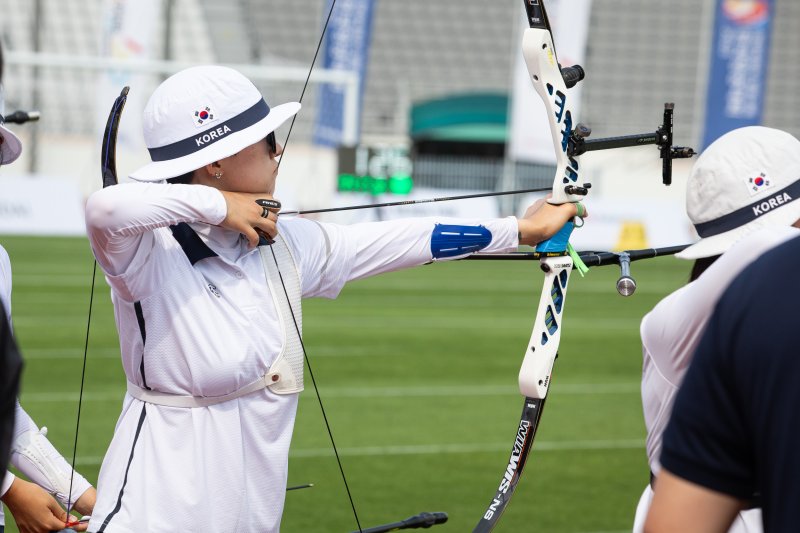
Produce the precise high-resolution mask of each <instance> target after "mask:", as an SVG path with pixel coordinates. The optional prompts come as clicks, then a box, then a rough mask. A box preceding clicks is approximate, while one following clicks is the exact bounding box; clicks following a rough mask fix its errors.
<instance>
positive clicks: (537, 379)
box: [519, 256, 573, 399]
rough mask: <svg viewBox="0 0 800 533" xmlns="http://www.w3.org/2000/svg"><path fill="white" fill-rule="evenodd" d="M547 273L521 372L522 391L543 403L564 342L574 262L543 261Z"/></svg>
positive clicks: (570, 260) (560, 258) (569, 258)
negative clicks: (564, 320) (562, 329)
mask: <svg viewBox="0 0 800 533" xmlns="http://www.w3.org/2000/svg"><path fill="white" fill-rule="evenodd" d="M541 265H542V269H543V270H544V271H545V277H544V286H543V288H542V295H541V297H540V298H539V310H538V311H537V313H536V321H535V322H534V327H533V331H532V332H531V339H530V341H528V348H527V349H526V350H525V357H524V359H523V361H522V366H521V367H520V370H519V390H520V392H521V393H522V395H523V396H526V397H528V398H537V399H544V398H546V397H547V391H548V389H549V387H550V375H551V373H552V372H553V364H554V363H555V360H556V356H557V355H558V345H559V343H560V341H561V320H562V317H563V314H564V302H565V300H566V297H567V284H568V283H569V275H570V272H572V267H573V262H572V258H571V257H569V256H564V257H548V258H545V259H542V260H541Z"/></svg>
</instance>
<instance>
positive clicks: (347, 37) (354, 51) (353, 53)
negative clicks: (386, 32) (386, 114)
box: [314, 0, 374, 148]
mask: <svg viewBox="0 0 800 533" xmlns="http://www.w3.org/2000/svg"><path fill="white" fill-rule="evenodd" d="M331 1H332V0H328V2H327V4H326V8H325V11H324V13H325V16H327V13H328V11H329V10H330V4H331ZM373 7H374V0H339V1H338V2H337V3H336V9H335V10H334V11H333V14H332V15H331V20H330V24H329V26H328V30H327V31H326V32H325V42H324V43H323V45H324V56H323V65H322V66H323V67H324V68H326V69H333V70H345V71H349V72H355V73H357V74H358V77H359V90H358V106H357V107H358V109H360V108H361V103H362V96H363V93H364V80H365V79H366V71H367V62H368V60H369V48H370V39H371V36H372V14H373ZM322 23H323V24H325V21H324V20H323V22H322ZM319 98H320V109H319V113H318V114H317V121H316V124H315V128H314V143H316V144H319V145H322V146H330V147H334V148H335V147H338V146H339V145H340V144H341V143H342V136H343V133H344V107H345V92H344V88H343V87H342V86H341V85H334V84H330V83H326V84H324V85H322V86H321V87H320V95H319Z"/></svg>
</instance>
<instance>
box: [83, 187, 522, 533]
mask: <svg viewBox="0 0 800 533" xmlns="http://www.w3.org/2000/svg"><path fill="white" fill-rule="evenodd" d="M86 209H87V215H86V217H87V228H88V231H89V238H90V242H91V244H92V249H93V250H94V253H95V256H96V257H97V260H98V262H99V263H100V265H101V266H102V268H103V270H104V271H105V272H106V280H107V281H108V283H109V285H111V289H112V301H113V304H114V311H115V315H116V321H117V328H118V331H119V336H120V347H121V354H122V363H123V368H124V371H125V373H126V376H127V378H128V380H130V381H132V382H133V383H135V384H137V385H139V386H140V387H145V386H146V387H150V388H151V389H153V390H156V391H160V392H167V393H174V394H190V395H194V396H221V395H224V394H228V393H231V392H233V391H235V390H237V389H238V388H240V387H242V386H244V385H246V384H248V383H250V382H252V381H254V380H255V379H257V378H258V377H259V376H261V375H263V374H264V373H265V371H266V370H267V369H268V368H269V367H270V365H271V364H272V362H273V361H274V360H275V358H276V357H277V355H278V354H279V353H280V351H281V349H282V331H283V330H282V329H281V326H280V320H279V316H278V313H277V311H276V309H275V305H274V303H273V299H272V297H271V294H270V293H269V286H268V284H267V282H266V279H265V274H264V268H263V266H262V264H261V258H260V255H259V253H258V252H257V251H256V250H248V249H247V246H246V241H244V240H243V239H242V238H241V237H240V235H238V233H234V232H231V231H228V230H224V229H222V228H220V227H218V226H215V224H219V223H220V222H221V221H222V220H223V219H224V217H225V215H226V205H225V201H224V198H223V197H222V195H221V193H220V192H219V191H217V190H216V189H213V188H209V187H204V186H201V185H167V184H144V183H130V184H123V185H117V186H114V187H109V188H107V189H104V190H102V191H98V192H97V193H95V194H93V195H92V196H91V197H90V198H89V201H88V203H87V208H86ZM182 222H185V223H188V224H189V226H190V227H191V228H192V229H193V230H195V232H196V233H197V234H198V236H199V237H200V239H201V240H202V242H203V243H204V244H205V245H206V246H207V247H208V248H209V249H210V250H211V251H213V252H214V254H216V255H214V256H212V257H205V258H203V259H199V260H197V261H196V262H195V264H194V265H192V264H191V262H190V261H189V260H188V258H187V255H186V253H185V252H184V249H183V248H181V246H180V245H179V244H178V242H177V240H176V239H175V237H174V236H173V234H172V231H171V230H170V229H169V227H168V226H170V225H175V224H178V223H182ZM437 224H454V225H476V226H477V225H481V226H483V228H484V229H486V230H488V231H489V232H490V233H491V241H490V242H489V243H488V245H487V246H486V247H485V248H484V249H483V251H484V252H507V251H511V250H515V249H516V248H517V246H518V238H517V231H518V228H517V221H516V219H515V218H513V217H512V218H506V219H499V220H484V221H478V220H475V221H464V220H458V221H454V220H438V219H434V218H427V219H409V220H399V221H391V222H376V223H365V224H355V225H350V226H342V225H334V224H319V223H316V222H313V221H310V220H307V219H302V218H288V217H287V218H282V219H280V221H279V225H278V227H279V232H280V234H281V236H282V237H283V238H284V239H285V241H286V242H287V245H288V246H289V249H290V251H291V253H292V256H293V257H294V259H295V262H296V266H297V270H298V274H299V277H300V283H301V288H302V295H303V297H304V298H308V297H325V298H335V297H336V296H337V295H338V293H339V291H340V290H341V288H342V286H343V285H344V284H345V283H346V282H347V281H350V280H354V279H359V278H364V277H368V276H371V275H374V274H378V273H381V272H389V271H393V270H398V269H401V268H406V267H411V266H417V265H422V264H425V263H428V262H430V261H432V260H433V257H432V252H431V238H432V233H433V231H434V228H435V226H436V225H437ZM296 408H297V394H291V395H277V394H274V393H272V392H271V391H270V390H269V389H264V390H261V391H258V392H255V393H253V394H251V395H248V396H244V397H241V398H238V399H235V400H231V401H229V402H225V403H221V404H217V405H212V406H210V407H204V408H193V409H186V408H171V407H164V406H157V405H153V404H147V405H145V404H143V403H142V402H140V401H139V400H134V399H132V398H131V397H130V396H127V395H126V397H125V399H124V402H123V407H122V414H121V415H120V418H119V420H118V423H117V429H116V432H115V434H114V438H113V440H112V442H111V445H110V447H109V450H108V452H107V454H106V457H105V459H104V461H103V465H102V468H101V471H100V479H99V482H98V501H97V506H96V507H95V512H94V514H93V516H92V521H91V523H90V526H89V529H90V530H91V531H108V532H126V533H127V532H131V533H132V532H138V531H148V532H160V531H177V530H180V531H218V532H224V531H243V532H247V531H252V532H259V533H264V532H271V531H278V529H279V525H280V517H281V513H282V510H283V501H284V496H285V488H286V475H287V461H288V452H289V444H290V440H291V435H292V428H293V425H294V418H295V412H296Z"/></svg>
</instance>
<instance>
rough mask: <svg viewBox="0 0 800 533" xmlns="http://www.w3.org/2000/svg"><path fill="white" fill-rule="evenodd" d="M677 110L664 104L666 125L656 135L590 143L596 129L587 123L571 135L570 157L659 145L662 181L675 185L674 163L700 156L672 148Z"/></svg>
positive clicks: (682, 148)
mask: <svg viewBox="0 0 800 533" xmlns="http://www.w3.org/2000/svg"><path fill="white" fill-rule="evenodd" d="M578 68H580V67H578ZM581 70H583V69H581ZM563 71H564V69H562V74H563ZM674 110H675V104H674V103H671V102H668V103H665V104H664V122H663V123H662V124H661V126H659V128H658V129H657V130H656V131H655V132H654V133H638V134H633V135H623V136H621V137H606V138H604V139H593V140H586V138H587V137H588V136H589V135H591V133H592V129H591V128H590V127H589V126H586V125H585V124H578V125H577V126H575V129H574V130H573V131H572V133H571V134H570V136H569V141H568V143H569V145H568V148H567V154H568V155H569V156H570V157H575V156H579V155H581V154H583V153H586V152H592V151H595V150H609V149H611V148H627V147H631V146H642V145H646V144H655V145H656V146H658V148H659V150H660V152H661V159H662V160H663V165H662V171H661V179H662V181H663V183H664V185H670V184H672V160H673V159H683V158H688V157H692V156H693V155H695V153H696V152H695V151H694V149H693V148H691V147H689V146H672V113H673V111H674Z"/></svg>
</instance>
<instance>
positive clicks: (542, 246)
mask: <svg viewBox="0 0 800 533" xmlns="http://www.w3.org/2000/svg"><path fill="white" fill-rule="evenodd" d="M574 227H575V224H573V223H572V222H567V223H566V224H564V227H562V228H561V229H560V230H558V233H556V234H555V235H553V236H552V237H550V238H549V239H547V240H546V241H542V242H540V243H539V244H537V245H536V251H537V252H541V253H556V252H558V253H561V252H566V251H567V244H569V237H570V235H572V230H573V228H574Z"/></svg>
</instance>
